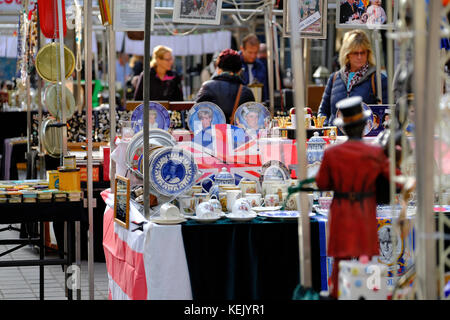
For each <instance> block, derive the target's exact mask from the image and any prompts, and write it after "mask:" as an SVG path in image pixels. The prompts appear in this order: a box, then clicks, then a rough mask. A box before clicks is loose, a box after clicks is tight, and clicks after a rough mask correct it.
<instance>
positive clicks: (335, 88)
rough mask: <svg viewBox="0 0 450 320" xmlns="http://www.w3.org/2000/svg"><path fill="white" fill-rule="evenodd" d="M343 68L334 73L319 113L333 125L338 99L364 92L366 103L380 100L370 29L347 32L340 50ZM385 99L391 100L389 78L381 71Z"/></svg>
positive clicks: (385, 100) (327, 122) (384, 100)
mask: <svg viewBox="0 0 450 320" xmlns="http://www.w3.org/2000/svg"><path fill="white" fill-rule="evenodd" d="M339 63H340V65H341V69H340V70H338V71H336V72H334V73H332V74H331V75H330V77H329V79H328V82H327V86H326V88H325V91H324V93H323V96H322V102H321V104H320V107H319V111H318V114H319V116H326V119H325V122H324V124H323V125H324V126H332V125H333V120H334V119H335V117H336V112H337V108H336V103H338V102H339V101H340V100H342V99H344V98H347V97H353V96H361V97H362V99H363V102H364V103H366V104H377V103H378V99H377V92H376V90H377V87H376V83H377V79H376V66H375V58H374V54H373V52H372V47H371V44H370V41H369V39H368V37H367V35H366V33H365V32H364V31H362V30H352V31H350V32H347V33H346V34H345V35H344V38H343V40H342V47H341V50H340V52H339ZM381 83H382V91H383V92H382V97H383V98H382V99H383V101H382V102H383V103H387V78H386V76H385V75H383V74H382V75H381Z"/></svg>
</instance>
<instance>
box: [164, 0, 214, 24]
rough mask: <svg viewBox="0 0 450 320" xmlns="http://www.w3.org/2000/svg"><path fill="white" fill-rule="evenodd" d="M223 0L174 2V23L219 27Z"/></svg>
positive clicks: (180, 0)
mask: <svg viewBox="0 0 450 320" xmlns="http://www.w3.org/2000/svg"><path fill="white" fill-rule="evenodd" d="M221 9H222V0H205V1H192V0H179V1H174V7H173V17H172V21H173V22H176V23H194V24H211V25H219V24H220V18H221V15H222V14H221Z"/></svg>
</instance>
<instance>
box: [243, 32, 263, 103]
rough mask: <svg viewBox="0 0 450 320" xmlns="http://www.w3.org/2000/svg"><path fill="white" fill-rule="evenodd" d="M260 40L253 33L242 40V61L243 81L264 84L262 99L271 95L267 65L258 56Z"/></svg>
mask: <svg viewBox="0 0 450 320" xmlns="http://www.w3.org/2000/svg"><path fill="white" fill-rule="evenodd" d="M259 44H260V41H259V39H258V37H257V36H256V35H255V34H253V33H251V34H249V35H247V36H246V37H245V38H244V39H243V40H242V45H241V51H240V55H241V61H242V68H243V72H242V81H243V82H244V84H245V85H249V84H252V83H255V82H257V83H261V84H263V85H264V87H263V90H262V101H266V100H267V99H268V97H269V88H268V84H267V82H268V80H267V67H266V65H265V64H264V63H263V62H262V61H261V60H259V59H258V58H257V56H258V52H259Z"/></svg>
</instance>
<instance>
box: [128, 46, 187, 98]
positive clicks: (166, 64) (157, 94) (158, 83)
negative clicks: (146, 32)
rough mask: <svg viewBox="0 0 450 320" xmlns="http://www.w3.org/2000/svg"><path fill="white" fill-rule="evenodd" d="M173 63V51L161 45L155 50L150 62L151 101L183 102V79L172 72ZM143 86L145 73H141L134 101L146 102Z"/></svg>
mask: <svg viewBox="0 0 450 320" xmlns="http://www.w3.org/2000/svg"><path fill="white" fill-rule="evenodd" d="M173 62H174V58H173V56H172V49H170V48H168V47H165V46H161V45H160V46H156V47H155V48H154V49H153V56H152V60H151V61H150V97H149V99H150V100H153V101H183V90H182V88H181V77H180V76H179V75H178V74H177V73H176V72H175V71H173V70H172V66H173ZM143 86H144V72H141V75H140V77H139V80H138V83H137V87H136V91H135V93H134V100H136V101H142V100H144V93H143ZM147 90H148V88H147Z"/></svg>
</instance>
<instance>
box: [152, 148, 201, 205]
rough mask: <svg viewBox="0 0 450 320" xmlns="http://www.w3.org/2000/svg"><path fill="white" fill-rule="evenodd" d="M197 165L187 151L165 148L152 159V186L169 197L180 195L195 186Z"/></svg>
mask: <svg viewBox="0 0 450 320" xmlns="http://www.w3.org/2000/svg"><path fill="white" fill-rule="evenodd" d="M197 171H198V168H197V164H196V163H195V159H194V156H193V155H192V154H191V153H190V152H189V151H187V150H184V149H180V148H176V147H175V148H173V147H164V148H161V149H160V150H158V151H156V152H155V154H154V155H152V157H151V159H150V179H149V180H150V184H151V185H152V187H153V188H154V189H155V190H156V191H157V192H158V193H160V194H162V195H164V196H168V197H173V196H177V195H180V194H182V193H184V192H186V191H187V190H189V189H191V187H192V186H193V185H194V184H195V180H196V175H197Z"/></svg>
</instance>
